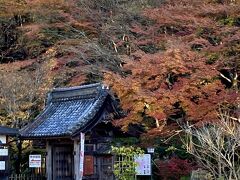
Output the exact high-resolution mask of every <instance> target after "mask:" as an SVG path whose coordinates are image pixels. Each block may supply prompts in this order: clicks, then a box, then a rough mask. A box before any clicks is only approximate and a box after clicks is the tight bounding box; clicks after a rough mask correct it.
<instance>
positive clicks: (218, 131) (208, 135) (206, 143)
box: [183, 109, 240, 179]
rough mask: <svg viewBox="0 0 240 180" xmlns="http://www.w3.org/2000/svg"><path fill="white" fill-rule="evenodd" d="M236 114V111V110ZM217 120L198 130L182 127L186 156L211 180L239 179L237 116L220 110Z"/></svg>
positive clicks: (192, 127)
mask: <svg viewBox="0 0 240 180" xmlns="http://www.w3.org/2000/svg"><path fill="white" fill-rule="evenodd" d="M237 110H238V111H239V109H237ZM218 116H219V121H217V122H216V123H214V124H204V125H203V126H202V127H201V128H197V127H195V126H190V125H187V126H185V127H183V129H184V132H185V133H186V138H185V140H184V141H183V142H184V144H185V147H186V150H187V152H188V153H190V154H192V155H194V156H195V157H196V159H197V162H198V163H199V164H200V165H201V167H203V168H204V169H206V170H208V171H209V172H210V173H211V174H212V176H213V177H214V179H221V178H222V179H239V178H240V116H239V113H237V114H234V113H232V112H231V111H229V110H220V112H219V113H218Z"/></svg>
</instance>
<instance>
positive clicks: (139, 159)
mask: <svg viewBox="0 0 240 180" xmlns="http://www.w3.org/2000/svg"><path fill="white" fill-rule="evenodd" d="M135 162H136V163H137V167H136V173H137V174H136V175H147V176H150V175H151V155H150V154H143V155H140V156H136V157H135Z"/></svg>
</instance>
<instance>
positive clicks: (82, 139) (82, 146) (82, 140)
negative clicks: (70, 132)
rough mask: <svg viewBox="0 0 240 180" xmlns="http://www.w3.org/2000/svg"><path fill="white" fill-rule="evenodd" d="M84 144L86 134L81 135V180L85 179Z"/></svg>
mask: <svg viewBox="0 0 240 180" xmlns="http://www.w3.org/2000/svg"><path fill="white" fill-rule="evenodd" d="M84 143H85V134H84V133H80V161H79V163H80V164H79V167H80V180H82V178H83V162H84Z"/></svg>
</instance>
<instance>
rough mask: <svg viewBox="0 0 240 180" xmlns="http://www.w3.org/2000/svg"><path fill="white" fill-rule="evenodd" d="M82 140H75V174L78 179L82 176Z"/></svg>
mask: <svg viewBox="0 0 240 180" xmlns="http://www.w3.org/2000/svg"><path fill="white" fill-rule="evenodd" d="M79 147H80V142H79V141H78V140H74V176H75V179H76V180H78V179H79V178H80V167H79V164H80V148H79Z"/></svg>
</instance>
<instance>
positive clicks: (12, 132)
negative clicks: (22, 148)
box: [0, 126, 19, 136]
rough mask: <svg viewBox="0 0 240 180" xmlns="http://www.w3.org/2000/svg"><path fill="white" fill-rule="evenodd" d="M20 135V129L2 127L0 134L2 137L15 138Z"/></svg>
mask: <svg viewBox="0 0 240 180" xmlns="http://www.w3.org/2000/svg"><path fill="white" fill-rule="evenodd" d="M18 133H19V131H18V129H15V128H9V127H4V126H0V134H1V135H12V136H15V135H17V134H18Z"/></svg>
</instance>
